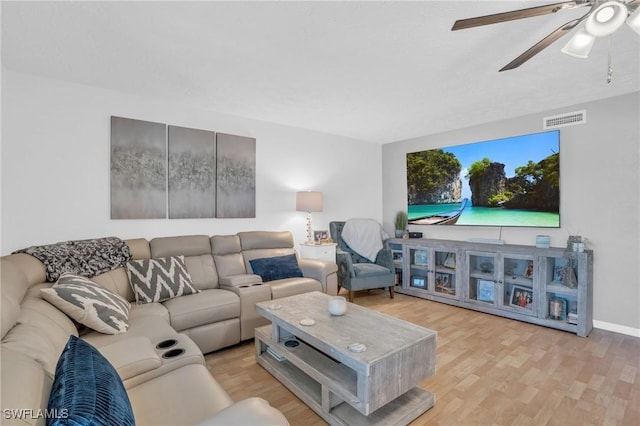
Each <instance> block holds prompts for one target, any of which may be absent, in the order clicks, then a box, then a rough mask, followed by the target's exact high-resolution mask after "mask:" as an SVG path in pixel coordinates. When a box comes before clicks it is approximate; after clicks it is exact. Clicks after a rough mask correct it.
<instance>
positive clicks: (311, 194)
mask: <svg viewBox="0 0 640 426" xmlns="http://www.w3.org/2000/svg"><path fill="white" fill-rule="evenodd" d="M296 211H299V212H321V211H322V192H318V191H301V192H298V193H296Z"/></svg>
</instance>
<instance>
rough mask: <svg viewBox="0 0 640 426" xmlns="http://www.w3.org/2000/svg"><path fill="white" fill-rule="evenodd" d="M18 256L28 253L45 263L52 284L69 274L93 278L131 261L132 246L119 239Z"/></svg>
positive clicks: (29, 249)
mask: <svg viewBox="0 0 640 426" xmlns="http://www.w3.org/2000/svg"><path fill="white" fill-rule="evenodd" d="M14 253H27V254H30V255H31V256H33V257H35V258H37V259H38V260H39V261H41V262H42V263H43V264H44V267H45V270H46V274H47V281H49V282H55V281H58V278H60V276H61V275H62V274H64V273H65V272H68V273H71V274H76V275H82V276H85V277H93V276H94V275H98V274H101V273H103V272H108V271H111V270H112V269H116V268H118V267H119V266H123V265H124V264H125V263H127V262H128V261H129V260H131V251H130V250H129V246H128V245H127V244H126V243H125V242H124V241H122V240H121V239H120V238H117V237H106V238H96V239H92V240H76V241H64V242H60V243H55V244H49V245H46V246H31V247H27V248H24V249H21V250H17V251H15V252H14Z"/></svg>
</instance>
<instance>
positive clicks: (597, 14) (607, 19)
mask: <svg viewBox="0 0 640 426" xmlns="http://www.w3.org/2000/svg"><path fill="white" fill-rule="evenodd" d="M639 6H640V0H630V1H625V0H608V1H605V0H575V1H564V2H560V3H553V4H547V5H544V6H536V7H529V8H526V9H519V10H513V11H511V12H503V13H496V14H493V15H485V16H478V17H475V18H468V19H460V20H457V21H456V22H455V23H454V24H453V27H452V28H451V31H457V30H464V29H467V28H473V27H480V26H484V25H491V24H497V23H500V22H507V21H514V20H517V19H525V18H531V17H534V16H542V15H548V14H551V13H556V12H558V11H561V10H565V9H576V8H580V7H589V11H588V12H587V13H586V14H584V15H583V16H582V17H580V18H577V19H574V20H572V21H569V22H567V23H566V24H564V25H562V26H561V27H560V28H558V29H556V30H555V31H553V32H552V33H551V34H549V35H548V36H546V37H545V38H543V39H542V40H540V41H539V42H538V43H536V44H534V45H533V46H531V47H530V48H529V49H528V50H527V51H525V52H524V53H522V54H521V55H520V56H518V57H517V58H515V59H514V60H513V61H511V62H509V63H508V64H507V65H505V66H504V67H502V68H501V69H500V71H507V70H511V69H514V68H517V67H519V66H520V65H522V64H524V63H525V62H527V61H528V60H529V59H531V58H532V57H534V56H535V55H537V54H538V53H540V52H541V51H542V50H544V49H545V48H546V47H548V46H549V45H550V44H551V43H553V42H554V41H556V40H558V39H559V38H561V37H562V36H564V35H565V34H567V33H568V32H569V31H571V30H572V29H574V28H575V27H577V26H578V25H579V24H580V23H581V22H582V21H585V23H584V27H583V28H580V29H579V30H578V31H577V33H576V34H575V35H574V36H573V37H572V38H571V39H570V40H569V42H568V43H567V44H566V45H565V46H564V47H563V48H562V52H564V53H566V54H568V55H572V56H576V57H579V58H586V57H587V56H588V55H589V52H590V51H591V47H592V46H593V43H594V42H595V40H596V37H604V36H607V35H610V34H612V33H614V32H615V31H617V30H618V29H619V28H620V27H621V26H622V25H623V24H624V23H625V22H626V23H627V25H629V27H630V28H631V29H633V30H634V31H635V32H637V33H638V34H640V7H639Z"/></svg>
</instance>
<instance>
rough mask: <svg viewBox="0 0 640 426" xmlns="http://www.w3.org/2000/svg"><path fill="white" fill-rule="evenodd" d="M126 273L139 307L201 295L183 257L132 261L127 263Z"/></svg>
mask: <svg viewBox="0 0 640 426" xmlns="http://www.w3.org/2000/svg"><path fill="white" fill-rule="evenodd" d="M127 274H128V275H129V283H130V284H131V288H132V289H133V293H134V294H135V296H136V303H138V304H144V303H152V302H162V301H165V300H169V299H172V298H174V297H178V296H186V295H187V294H193V293H200V290H198V289H197V288H195V287H194V286H193V283H192V282H191V275H189V272H187V266H186V265H185V263H184V256H173V257H162V258H158V259H144V260H132V261H130V262H128V263H127Z"/></svg>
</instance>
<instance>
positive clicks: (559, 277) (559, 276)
mask: <svg viewBox="0 0 640 426" xmlns="http://www.w3.org/2000/svg"><path fill="white" fill-rule="evenodd" d="M564 274H565V267H564V266H558V265H556V266H554V267H553V282H555V283H562V282H563V281H564Z"/></svg>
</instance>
